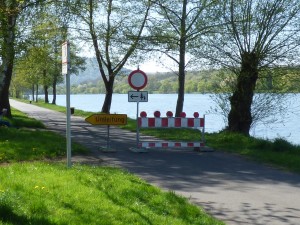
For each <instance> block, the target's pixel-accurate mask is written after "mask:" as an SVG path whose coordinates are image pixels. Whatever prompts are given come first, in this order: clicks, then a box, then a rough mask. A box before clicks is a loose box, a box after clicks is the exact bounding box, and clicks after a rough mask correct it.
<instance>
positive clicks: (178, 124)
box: [174, 118, 181, 127]
mask: <svg viewBox="0 0 300 225" xmlns="http://www.w3.org/2000/svg"><path fill="white" fill-rule="evenodd" d="M174 126H175V127H181V118H175V124H174Z"/></svg>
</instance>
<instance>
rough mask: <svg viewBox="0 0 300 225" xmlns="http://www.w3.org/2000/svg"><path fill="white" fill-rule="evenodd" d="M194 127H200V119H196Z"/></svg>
mask: <svg viewBox="0 0 300 225" xmlns="http://www.w3.org/2000/svg"><path fill="white" fill-rule="evenodd" d="M194 127H200V119H199V118H195V119H194Z"/></svg>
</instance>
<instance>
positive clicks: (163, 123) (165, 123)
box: [161, 118, 169, 127]
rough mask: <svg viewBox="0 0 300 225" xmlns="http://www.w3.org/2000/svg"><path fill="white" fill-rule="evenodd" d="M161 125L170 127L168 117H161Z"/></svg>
mask: <svg viewBox="0 0 300 225" xmlns="http://www.w3.org/2000/svg"><path fill="white" fill-rule="evenodd" d="M161 126H162V127H168V126H169V122H168V118H161Z"/></svg>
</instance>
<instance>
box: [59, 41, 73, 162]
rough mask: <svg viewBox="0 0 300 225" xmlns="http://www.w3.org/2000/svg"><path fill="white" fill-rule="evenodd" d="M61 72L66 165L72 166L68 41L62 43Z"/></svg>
mask: <svg viewBox="0 0 300 225" xmlns="http://www.w3.org/2000/svg"><path fill="white" fill-rule="evenodd" d="M61 58H62V74H63V75H66V92H67V93H66V103H67V104H66V106H67V109H66V110H67V121H66V123H67V125H66V139H67V140H66V141H67V166H68V167H69V168H70V167H71V166H72V162H71V152H72V149H71V107H70V105H71V104H70V102H71V101H70V92H71V91H70V89H71V88H70V74H69V69H70V44H69V42H68V41H66V42H64V43H63V44H62V57H61Z"/></svg>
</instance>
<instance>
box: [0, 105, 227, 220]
mask: <svg viewBox="0 0 300 225" xmlns="http://www.w3.org/2000/svg"><path fill="white" fill-rule="evenodd" d="M12 112H13V119H11V120H10V122H11V123H13V124H14V126H15V125H18V129H17V128H6V127H0V181H1V182H0V225H13V224H33V225H40V224H43V225H52V224H61V225H67V224H101V225H102V224H103V225H105V224H107V225H114V224H116V225H117V224H118V225H119V224H120V225H121V224H124V225H127V224H138V225H140V224H141V225H142V224H172V225H173V224H174V225H176V224H178V225H185V224H204V225H205V224H207V225H210V224H216V225H218V224H224V223H223V222H221V221H218V220H216V219H214V218H213V217H211V216H209V215H207V214H206V213H205V212H204V211H203V210H202V209H201V208H199V207H197V206H195V205H192V204H190V203H189V202H188V200H187V199H186V198H183V197H180V196H178V195H176V194H174V193H173V192H162V191H161V190H159V189H158V188H156V187H153V186H151V185H149V184H148V183H146V182H145V181H143V180H141V179H140V178H137V177H136V176H134V175H131V174H129V173H128V172H125V171H123V170H121V169H117V168H109V167H101V165H100V166H90V165H79V164H74V165H73V166H72V167H71V168H67V167H66V165H65V164H64V163H60V162H57V161H56V160H53V161H51V160H46V161H45V160H44V159H57V157H58V158H60V157H61V156H64V155H65V146H66V145H65V138H63V137H61V136H60V135H58V134H54V133H52V132H49V131H45V130H44V126H43V124H42V123H40V122H38V121H36V120H34V119H30V118H27V117H26V115H24V114H23V113H21V112H19V111H16V110H13V111H12ZM73 150H75V152H78V153H85V152H86V149H85V148H83V147H82V146H80V145H75V146H74V145H73ZM37 160H39V161H37Z"/></svg>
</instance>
